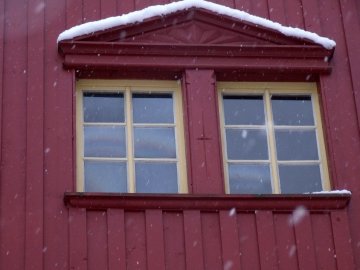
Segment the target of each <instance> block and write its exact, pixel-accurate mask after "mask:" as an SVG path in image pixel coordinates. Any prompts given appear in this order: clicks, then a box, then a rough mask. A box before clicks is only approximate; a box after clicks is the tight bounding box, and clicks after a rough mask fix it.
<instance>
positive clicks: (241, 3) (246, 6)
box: [235, 0, 252, 13]
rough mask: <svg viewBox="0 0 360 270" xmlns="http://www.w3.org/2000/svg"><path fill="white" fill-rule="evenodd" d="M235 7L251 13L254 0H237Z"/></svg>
mask: <svg viewBox="0 0 360 270" xmlns="http://www.w3.org/2000/svg"><path fill="white" fill-rule="evenodd" d="M235 7H236V8H237V9H239V10H242V11H245V12H248V13H251V11H252V2H251V0H235Z"/></svg>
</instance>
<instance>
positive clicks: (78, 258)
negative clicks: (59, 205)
mask: <svg viewBox="0 0 360 270" xmlns="http://www.w3.org/2000/svg"><path fill="white" fill-rule="evenodd" d="M87 247H88V245H87V229H86V209H82V208H69V263H70V269H76V270H87V260H88V254H87ZM39 269H42V268H39Z"/></svg>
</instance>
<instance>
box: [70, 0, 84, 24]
mask: <svg viewBox="0 0 360 270" xmlns="http://www.w3.org/2000/svg"><path fill="white" fill-rule="evenodd" d="M82 22H83V1H82V0H66V28H67V29H68V28H70V27H73V26H75V25H79V24H82Z"/></svg>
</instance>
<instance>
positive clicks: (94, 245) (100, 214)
mask: <svg viewBox="0 0 360 270" xmlns="http://www.w3.org/2000/svg"><path fill="white" fill-rule="evenodd" d="M86 214H87V221H86V223H87V230H86V232H87V250H88V260H87V269H88V270H97V269H108V241H107V221H106V212H105V211H87V213H86Z"/></svg>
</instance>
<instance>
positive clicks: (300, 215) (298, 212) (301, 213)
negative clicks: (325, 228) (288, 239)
mask: <svg viewBox="0 0 360 270" xmlns="http://www.w3.org/2000/svg"><path fill="white" fill-rule="evenodd" d="M306 215H308V210H307V209H306V207H305V206H302V205H300V206H298V207H296V208H295V210H294V211H293V212H292V215H291V216H290V217H289V225H296V224H299V223H300V222H301V221H302V220H303V219H304V217H305V216H306Z"/></svg>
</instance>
